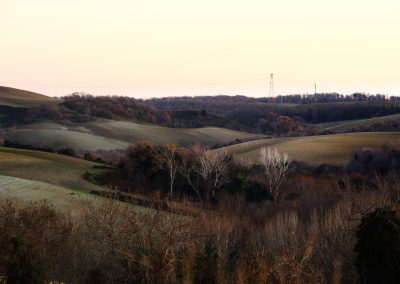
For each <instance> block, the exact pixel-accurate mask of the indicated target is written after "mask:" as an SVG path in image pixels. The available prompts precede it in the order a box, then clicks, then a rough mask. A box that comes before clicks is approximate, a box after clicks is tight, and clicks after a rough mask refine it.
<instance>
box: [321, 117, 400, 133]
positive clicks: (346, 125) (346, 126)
mask: <svg viewBox="0 0 400 284" xmlns="http://www.w3.org/2000/svg"><path fill="white" fill-rule="evenodd" d="M398 119H400V114H393V115H386V116H380V117H373V118H367V119H357V120H348V121H335V122H327V123H320V124H316V126H318V127H320V128H321V129H322V130H329V131H332V132H345V131H351V130H352V129H353V128H355V129H357V128H359V127H368V126H372V125H374V124H377V123H390V122H391V121H395V120H398Z"/></svg>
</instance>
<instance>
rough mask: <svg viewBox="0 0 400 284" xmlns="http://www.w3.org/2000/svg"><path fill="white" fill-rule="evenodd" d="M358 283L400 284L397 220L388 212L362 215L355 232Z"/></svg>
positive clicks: (385, 210) (383, 210) (399, 249)
mask: <svg viewBox="0 0 400 284" xmlns="http://www.w3.org/2000/svg"><path fill="white" fill-rule="evenodd" d="M357 239H358V241H357V244H356V247H355V251H356V252H357V254H358V255H357V261H356V266H357V269H358V271H359V275H360V278H361V283H385V284H390V283H393V284H394V283H400V274H399V271H400V216H399V215H398V213H397V212H396V211H393V210H390V209H388V208H378V209H376V210H375V211H374V212H372V213H369V214H368V215H366V216H365V217H364V218H363V219H362V221H361V224H360V225H359V227H358V231H357Z"/></svg>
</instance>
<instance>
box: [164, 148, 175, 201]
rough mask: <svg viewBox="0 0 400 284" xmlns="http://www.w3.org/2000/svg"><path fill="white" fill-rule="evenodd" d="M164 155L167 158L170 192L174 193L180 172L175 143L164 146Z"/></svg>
mask: <svg viewBox="0 0 400 284" xmlns="http://www.w3.org/2000/svg"><path fill="white" fill-rule="evenodd" d="M162 152H163V155H164V157H165V159H166V164H167V165H166V166H167V171H168V176H169V186H170V187H169V194H170V195H172V193H173V190H174V183H175V178H176V173H177V172H178V167H179V161H178V159H177V153H176V152H177V149H176V146H175V145H167V146H164V147H163V148H162Z"/></svg>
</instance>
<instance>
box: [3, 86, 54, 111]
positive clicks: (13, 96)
mask: <svg viewBox="0 0 400 284" xmlns="http://www.w3.org/2000/svg"><path fill="white" fill-rule="evenodd" d="M60 102H61V101H60V100H59V99H56V98H51V97H48V96H45V95H41V94H38V93H34V92H30V91H25V90H20V89H14V88H9V87H1V86H0V105H3V106H11V107H37V106H40V105H47V106H55V105H57V104H58V103H60Z"/></svg>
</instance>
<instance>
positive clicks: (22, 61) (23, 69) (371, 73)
mask: <svg viewBox="0 0 400 284" xmlns="http://www.w3.org/2000/svg"><path fill="white" fill-rule="evenodd" d="M399 14H400V1H398V0H352V1H349V0H334V1H331V0H301V1H299V0H279V1H277V0H274V1H270V0H141V1H138V0H57V1H55V0H35V1H32V0H0V85H3V86H10V87H16V88H22V89H28V90H32V91H37V92H40V93H43V94H45V95H49V96H62V95H67V94H70V93H72V92H75V91H82V92H88V93H91V94H94V95H127V96H133V97H140V98H149V97H165V96H183V95H188V96H197V95H218V94H225V95H246V96H253V97H263V96H268V95H269V88H270V81H269V77H270V74H271V73H273V74H274V94H275V95H277V94H292V93H313V92H314V84H317V92H339V93H344V94H350V93H353V92H366V93H381V94H387V95H399V96H400V17H399Z"/></svg>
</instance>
